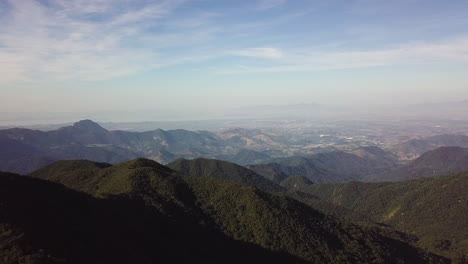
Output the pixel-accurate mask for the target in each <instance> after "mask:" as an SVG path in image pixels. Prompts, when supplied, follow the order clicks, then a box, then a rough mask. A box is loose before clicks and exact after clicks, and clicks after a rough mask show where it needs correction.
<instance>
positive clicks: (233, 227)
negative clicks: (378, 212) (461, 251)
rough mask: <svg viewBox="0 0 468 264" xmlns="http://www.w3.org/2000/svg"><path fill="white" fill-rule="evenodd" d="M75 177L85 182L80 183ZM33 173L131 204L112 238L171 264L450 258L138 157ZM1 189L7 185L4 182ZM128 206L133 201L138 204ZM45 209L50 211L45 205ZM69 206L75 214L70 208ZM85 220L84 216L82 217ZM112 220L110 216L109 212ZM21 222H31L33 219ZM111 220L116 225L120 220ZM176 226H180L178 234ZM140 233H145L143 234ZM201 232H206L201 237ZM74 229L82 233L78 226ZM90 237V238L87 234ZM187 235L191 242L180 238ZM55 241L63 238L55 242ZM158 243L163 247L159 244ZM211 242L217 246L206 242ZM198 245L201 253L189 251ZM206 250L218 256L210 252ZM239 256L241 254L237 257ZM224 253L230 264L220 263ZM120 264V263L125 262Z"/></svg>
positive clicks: (293, 203) (295, 203) (67, 163)
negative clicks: (186, 261) (158, 218)
mask: <svg viewBox="0 0 468 264" xmlns="http://www.w3.org/2000/svg"><path fill="white" fill-rule="evenodd" d="M215 164H216V163H215ZM70 172H72V174H69V173H70ZM67 174H68V175H67ZM73 174H74V175H82V177H81V178H78V179H77V178H76V176H73ZM32 175H34V176H35V177H40V178H42V179H49V180H53V181H58V182H61V183H63V184H65V185H66V186H67V187H69V188H74V189H77V190H81V191H85V192H86V193H88V194H90V195H92V196H94V197H100V198H101V199H104V200H107V199H112V200H114V199H116V200H117V201H119V202H121V203H124V204H128V208H129V210H134V211H130V214H126V211H125V210H124V211H119V213H118V214H117V216H118V217H120V216H122V217H124V221H126V220H127V219H126V218H125V217H127V216H128V215H131V216H132V217H131V218H130V219H132V221H129V222H125V223H126V225H123V227H122V228H121V229H119V232H115V233H113V234H112V235H113V236H112V235H110V236H109V237H110V238H113V237H115V236H116V235H117V234H118V235H119V236H120V234H121V233H122V232H124V234H128V235H129V236H131V235H133V233H132V232H131V231H129V232H127V231H126V229H125V227H126V226H133V225H135V228H136V233H137V235H140V236H143V237H144V238H145V239H144V240H143V242H142V241H141V240H140V239H139V237H136V238H133V237H130V238H131V239H127V240H126V241H127V242H126V243H132V244H131V246H130V248H131V249H133V248H136V249H139V250H141V251H144V252H153V255H148V258H149V259H153V258H152V257H154V254H157V253H156V252H158V253H159V252H160V251H154V247H156V248H158V249H161V251H164V252H163V253H161V255H162V256H163V257H164V256H166V255H171V254H172V253H173V252H176V251H177V250H180V251H181V252H180V253H179V254H178V253H175V255H174V257H175V259H173V260H172V261H171V263H174V261H178V260H179V259H180V258H185V257H187V256H190V255H191V254H194V255H193V258H191V259H189V260H190V261H191V262H196V263H206V262H211V263H224V262H231V263H240V262H245V263H251V262H252V261H260V262H264V261H267V262H272V263H275V262H276V263H300V262H301V261H299V260H298V259H294V258H293V257H292V256H295V257H298V258H300V259H302V260H303V261H305V262H308V263H389V264H390V263H449V261H448V260H447V259H444V258H441V257H438V256H435V255H432V254H429V253H427V252H424V251H422V250H419V249H417V248H414V247H412V246H410V245H408V244H406V243H404V242H402V241H398V240H395V239H392V238H389V237H386V236H383V235H381V234H380V233H377V232H374V231H371V230H367V229H363V228H360V227H358V226H356V225H353V224H348V223H343V222H340V221H337V220H336V219H334V218H332V217H327V216H325V215H323V214H322V213H320V212H318V211H316V210H314V209H312V208H311V207H309V206H307V205H305V204H303V203H301V202H299V201H297V200H295V199H292V198H288V197H286V196H283V195H272V194H269V193H265V192H262V191H260V190H258V189H256V188H253V187H251V186H247V185H241V184H238V183H233V182H227V181H223V180H219V179H215V178H208V177H190V176H185V175H182V174H181V173H179V172H175V171H174V170H172V169H170V168H168V167H165V166H163V165H161V164H158V163H156V162H154V161H151V160H146V159H137V160H132V161H128V162H125V163H121V164H118V165H114V166H110V167H109V166H108V165H107V164H98V163H93V162H86V161H62V162H59V163H56V164H52V165H51V166H48V167H46V168H43V169H41V170H40V171H37V172H35V173H33V174H32ZM48 175H52V176H48ZM59 175H63V176H62V177H60V176H59ZM15 177H18V178H19V179H25V180H30V179H29V178H20V177H19V176H15ZM37 182H42V181H37ZM44 184H46V183H44ZM47 184H50V183H47ZM1 186H2V188H8V186H7V185H3V184H2V185H1ZM62 188H63V187H62ZM36 189H39V188H38V187H36ZM12 192H13V191H12ZM47 193H48V195H49V196H44V197H43V199H52V200H53V201H58V202H60V201H61V199H60V197H59V196H58V194H57V196H53V193H52V192H47ZM3 194H4V192H0V195H3ZM8 195H13V194H8ZM19 195H21V194H19ZM64 195H65V194H64ZM81 195H83V194H81ZM51 196H52V197H51ZM93 199H95V198H93ZM33 200H34V199H33ZM24 201H29V199H27V200H24ZM131 201H136V202H135V203H136V204H134V203H132V202H131ZM2 204H3V203H2ZM40 204H43V206H44V207H46V206H47V204H48V203H45V202H44V203H40ZM27 205H28V206H34V204H32V205H29V203H28V202H24V203H23V204H19V206H18V205H16V206H12V208H18V210H19V211H24V210H23V208H24V207H25V206H27ZM27 208H29V207H27ZM58 208H59V209H57V210H58V211H55V212H54V213H55V214H56V215H58V216H60V215H62V213H61V212H62V211H61V210H62V209H60V208H61V207H58ZM67 208H70V210H76V209H74V208H75V207H72V206H70V207H67ZM125 208H126V207H125ZM39 210H41V209H39ZM3 212H4V211H3V210H2V213H3ZM26 212H28V211H26ZM64 212H66V211H64ZM144 212H146V213H144ZM151 212H154V214H156V215H162V216H164V219H169V220H170V223H171V225H164V224H163V225H161V224H160V222H158V221H152V218H151V217H152V213H151ZM79 213H80V211H78V214H79ZM96 213H105V210H97V211H96ZM52 215H54V214H52ZM88 215H89V214H88V213H86V212H85V216H82V217H87V216H88ZM109 215H113V214H112V212H111V213H109ZM0 219H1V218H0ZM22 219H23V221H32V219H34V218H31V217H25V218H22ZM101 221H102V222H104V223H107V221H108V220H107V218H102V220H101ZM112 223H113V224H114V223H116V225H117V224H118V223H119V222H112ZM163 223H164V222H163ZM36 228H39V227H38V226H35V227H34V228H33V230H34V229H36ZM106 228H108V229H107V230H110V231H109V232H111V230H115V229H113V225H109V226H108V227H106ZM173 228H176V229H175V231H174V229H173ZM177 228H179V229H177ZM146 229H148V231H146ZM43 230H45V229H43ZM130 230H132V229H130ZM140 230H145V231H144V232H139V231H140ZM200 230H204V231H203V232H207V233H206V234H204V233H200V232H198V231H200ZM76 231H77V232H80V230H79V229H76ZM93 231H94V230H93V229H90V230H89V232H93ZM157 232H162V234H163V236H162V237H161V235H157ZM173 232H174V233H173ZM85 234H87V233H84V234H83V236H85ZM210 234H211V235H210ZM179 235H180V236H179ZM206 235H208V236H206ZM184 236H185V237H186V238H187V240H186V241H184V240H183V239H184ZM213 237H214V238H213ZM43 239H44V238H43ZM216 239H219V240H218V241H217V240H216ZM231 239H234V241H233V240H231ZM51 240H53V241H60V242H61V241H62V240H60V239H59V240H55V238H53V237H52V238H51ZM166 240H167V243H166ZM77 241H80V240H77ZM93 241H94V240H93ZM98 241H100V242H102V240H98ZM105 241H107V240H105ZM172 241H180V243H181V244H179V245H177V246H176V245H174V244H172ZM60 242H58V243H60ZM118 242H119V240H117V241H116V243H117V245H119V244H118ZM160 243H166V244H163V245H162V246H160ZM210 243H213V244H212V245H209V244H210ZM242 245H245V247H244V246H242ZM121 246H122V247H124V246H126V244H125V243H124V244H122V245H121ZM258 247H260V249H259V248H258ZM197 248H198V249H199V250H200V252H193V251H192V249H197ZM145 250H148V251H145ZM244 250H245V251H244ZM261 250H263V252H262V251H261ZM271 251H273V252H271ZM126 252H128V251H125V250H122V251H121V252H120V251H119V252H118V253H119V254H117V255H116V256H115V258H118V257H122V256H121V255H122V254H125V253H126ZM130 252H131V251H130ZM207 252H211V253H212V254H213V255H211V256H210V255H206V253H207ZM234 252H236V253H237V254H238V255H233V254H234ZM268 252H270V253H268ZM279 252H283V253H279ZM103 254H104V253H103ZM291 255H292V256H291ZM104 256H105V254H104ZM219 256H223V257H224V258H226V260H225V261H223V260H221V262H219V259H218V257H219ZM250 256H252V257H250ZM202 258H207V261H203V260H201V261H200V259H202ZM246 258H247V259H249V260H246ZM120 260H121V261H123V258H122V259H120ZM137 262H138V263H144V262H143V261H137ZM182 262H184V261H182Z"/></svg>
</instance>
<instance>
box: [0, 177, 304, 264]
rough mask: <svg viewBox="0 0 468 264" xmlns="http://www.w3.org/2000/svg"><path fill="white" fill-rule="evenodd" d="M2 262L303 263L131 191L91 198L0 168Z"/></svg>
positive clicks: (0, 245) (60, 186) (0, 251)
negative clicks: (164, 209) (167, 211)
mask: <svg viewBox="0 0 468 264" xmlns="http://www.w3.org/2000/svg"><path fill="white" fill-rule="evenodd" d="M0 200H1V201H2V202H1V203H0V209H1V210H0V227H1V228H0V242H1V243H0V259H1V262H2V263H5V264H10V263H11V264H13V263H39V264H42V263H44V264H46V263H47V264H50V263H96V264H97V263H122V264H123V263H143V264H145V263H187V262H191V263H242V262H243V263H245V262H249V261H252V260H254V261H259V262H263V261H267V262H272V263H302V262H303V261H301V260H299V259H297V258H294V257H292V256H289V255H287V254H283V253H275V252H271V251H269V250H265V249H262V248H260V247H258V246H254V245H251V244H247V243H243V242H240V241H234V240H233V239H231V238H228V237H226V236H225V235H223V234H221V233H220V232H213V231H212V230H209V229H206V228H203V227H201V226H200V225H198V224H194V223H192V222H190V221H187V220H186V219H173V218H169V217H168V216H166V215H164V214H161V213H160V212H158V210H155V209H153V207H151V206H148V205H147V203H146V201H144V200H142V199H141V198H139V197H136V196H132V195H130V194H126V195H119V196H115V195H114V196H111V197H107V198H106V199H97V198H94V197H91V196H90V195H87V194H84V193H80V192H76V191H74V190H71V189H68V188H66V187H64V186H62V185H59V184H55V183H52V182H49V181H43V180H39V179H32V178H29V177H25V176H19V175H15V174H6V173H0Z"/></svg>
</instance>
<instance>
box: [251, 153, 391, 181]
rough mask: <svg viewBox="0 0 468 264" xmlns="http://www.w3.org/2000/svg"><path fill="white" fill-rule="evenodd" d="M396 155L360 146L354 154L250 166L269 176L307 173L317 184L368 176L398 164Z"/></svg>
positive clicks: (289, 158) (276, 176) (313, 156)
mask: <svg viewBox="0 0 468 264" xmlns="http://www.w3.org/2000/svg"><path fill="white" fill-rule="evenodd" d="M398 166H399V165H398V163H397V161H396V158H395V157H394V156H393V155H391V154H390V153H388V152H385V151H383V150H382V149H379V148H377V147H363V148H359V149H357V150H355V151H353V153H347V152H343V151H332V152H327V153H318V154H313V155H308V156H294V157H287V158H277V159H273V160H272V163H269V164H261V165H249V166H248V168H250V169H252V170H253V171H256V172H257V173H259V174H261V175H263V176H264V177H267V178H269V179H275V178H278V179H279V181H282V180H284V175H287V176H304V177H307V178H308V179H309V180H311V181H312V182H315V183H321V182H344V181H351V180H360V179H362V178H363V177H364V176H366V175H370V174H375V173H380V172H384V171H388V170H391V169H394V168H396V167H398Z"/></svg>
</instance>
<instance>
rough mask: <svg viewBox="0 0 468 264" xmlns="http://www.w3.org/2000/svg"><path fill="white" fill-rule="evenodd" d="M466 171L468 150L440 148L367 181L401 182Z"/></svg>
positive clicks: (371, 177) (369, 177) (467, 169)
mask: <svg viewBox="0 0 468 264" xmlns="http://www.w3.org/2000/svg"><path fill="white" fill-rule="evenodd" d="M462 171H468V148H460V147H440V148H437V149H435V150H431V151H428V152H426V153H424V154H422V155H421V156H420V157H419V158H417V159H415V160H414V161H411V162H410V163H409V164H408V165H406V166H404V167H402V168H399V169H396V170H392V171H389V172H386V173H382V174H377V175H370V176H368V177H367V178H366V180H369V181H403V180H409V179H417V178H423V177H434V176H443V175H448V174H452V173H456V172H462Z"/></svg>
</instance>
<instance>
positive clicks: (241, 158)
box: [221, 149, 271, 166]
mask: <svg viewBox="0 0 468 264" xmlns="http://www.w3.org/2000/svg"><path fill="white" fill-rule="evenodd" d="M221 157H222V159H224V160H227V161H230V162H234V163H236V164H239V165H242V166H243V165H247V164H257V163H262V162H266V161H268V160H270V159H271V157H270V156H269V155H268V154H265V153H263V152H260V151H255V150H250V149H242V150H240V151H239V152H237V153H236V154H232V155H226V156H221Z"/></svg>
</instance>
